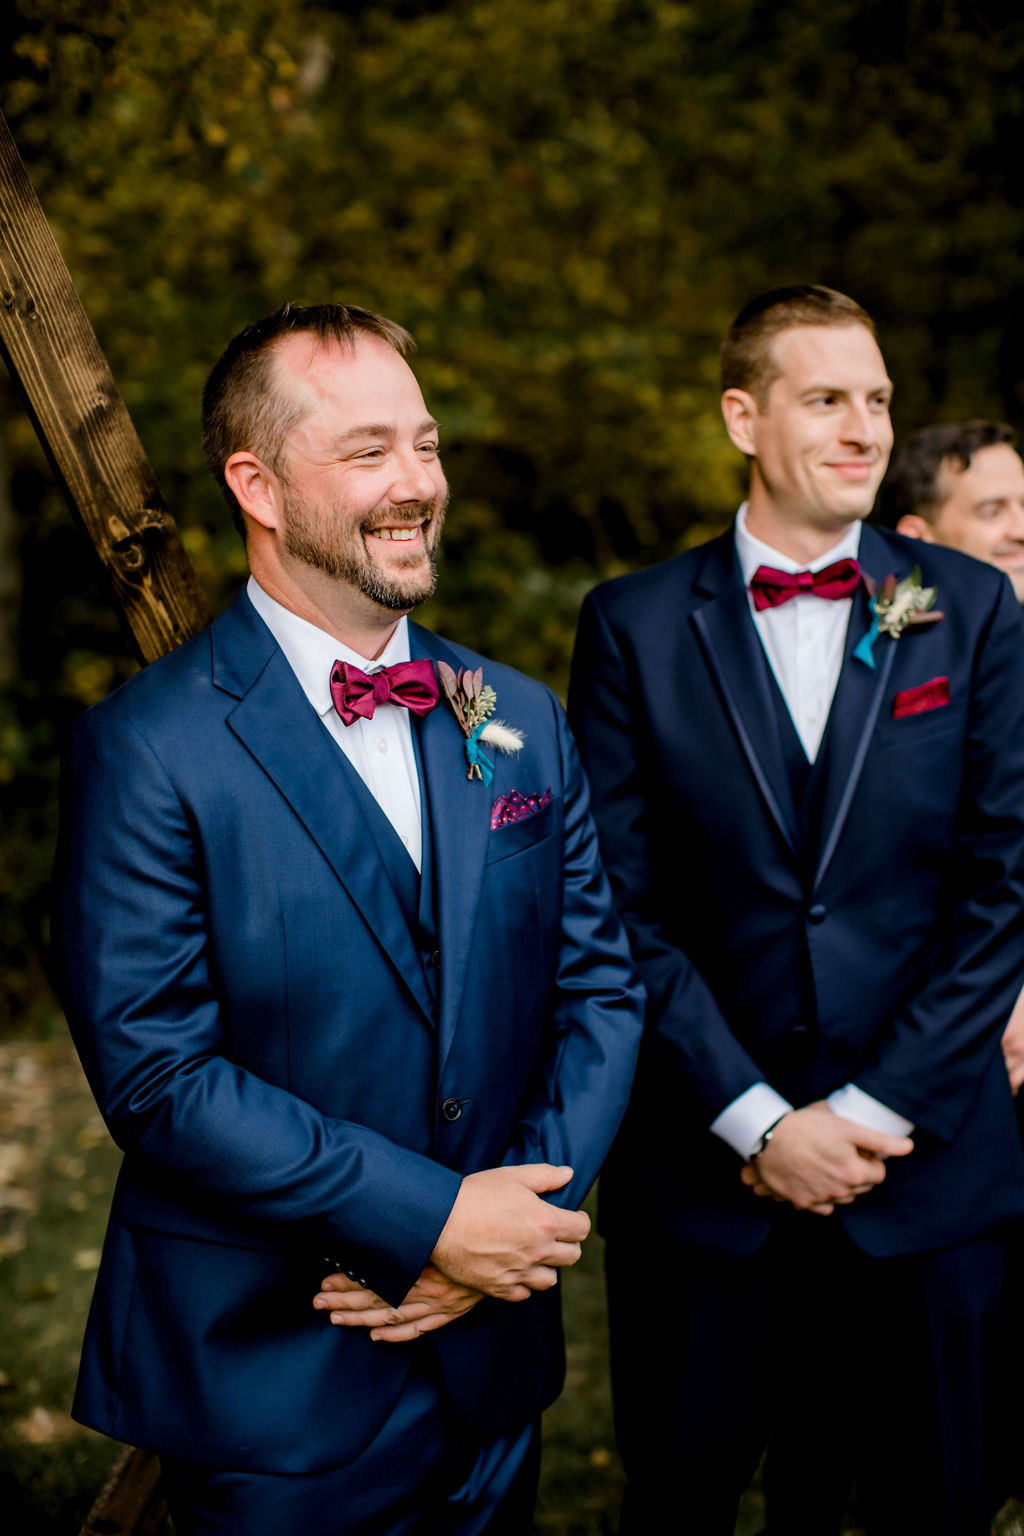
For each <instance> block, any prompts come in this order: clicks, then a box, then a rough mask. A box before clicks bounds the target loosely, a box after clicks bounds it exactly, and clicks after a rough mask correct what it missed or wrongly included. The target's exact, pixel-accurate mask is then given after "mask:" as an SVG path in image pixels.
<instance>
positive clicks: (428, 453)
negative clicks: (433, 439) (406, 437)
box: [417, 443, 438, 459]
mask: <svg viewBox="0 0 1024 1536" xmlns="http://www.w3.org/2000/svg"><path fill="white" fill-rule="evenodd" d="M417 452H419V453H422V454H423V457H424V458H426V459H433V458H436V457H437V453H438V445H437V443H420V444H419V447H418V449H417Z"/></svg>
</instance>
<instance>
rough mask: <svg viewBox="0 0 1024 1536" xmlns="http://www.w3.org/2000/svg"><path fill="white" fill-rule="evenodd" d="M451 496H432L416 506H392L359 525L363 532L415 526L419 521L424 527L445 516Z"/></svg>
mask: <svg viewBox="0 0 1024 1536" xmlns="http://www.w3.org/2000/svg"><path fill="white" fill-rule="evenodd" d="M449 499H450V498H449V496H448V495H447V493H446V494H445V495H444V496H435V497H432V498H431V500H430V501H421V502H419V503H418V504H417V505H416V506H415V507H410V506H398V507H392V508H390V509H389V510H388V511H386V512H381V513H378V514H377V515H376V516H373V517H368V518H366V519H365V520H364V521H363V522H362V523H361V524H360V525H359V526H360V532H361V533H373V532H375V531H376V529H378V528H413V527H415V526H416V524H417V523H422V524H423V525H424V527H426V525H427V524H428V523H431V522H433V521H434V520H435V519H436V518H440V517H443V516H444V514H445V511H446V509H447V506H448V502H449Z"/></svg>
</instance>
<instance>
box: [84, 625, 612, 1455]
mask: <svg viewBox="0 0 1024 1536" xmlns="http://www.w3.org/2000/svg"><path fill="white" fill-rule="evenodd" d="M411 635H412V654H413V656H414V658H416V657H429V658H433V659H436V658H443V659H444V660H446V661H447V662H448V663H449V664H450V665H451V666H452V667H454V668H459V667H465V666H470V667H472V666H475V665H478V664H482V665H483V667H484V677H485V681H487V682H489V683H490V684H491V685H492V686H493V687H494V688H495V689H496V691H497V695H498V712H499V714H500V716H501V717H502V718H503V719H505V720H507V721H508V722H509V723H510V724H513V725H517V726H519V727H521V728H522V729H523V730H524V731H525V734H526V743H525V746H524V747H523V749H522V751H521V752H520V753H519V754H518V755H517V756H515V757H512V756H504V757H503V756H498V758H497V762H496V771H495V778H494V783H493V785H491V786H490V787H489V788H488V787H485V786H484V785H483V784H482V783H481V782H479V781H476V780H474V781H473V782H469V781H467V778H466V764H465V758H464V753H463V742H464V738H463V736H462V732H461V730H460V728H459V726H458V723H457V722H456V720H455V717H454V715H453V714H452V713H451V711H450V709H449V708H448V706H447V704H446V703H445V702H444V701H443V700H442V702H441V704H440V705H439V706H438V707H437V709H435V710H434V712H433V713H432V714H430V715H429V716H427V717H426V718H424V719H423V720H422V721H420V722H419V723H418V724H415V723H414V730H415V731H417V732H418V742H419V752H420V761H421V764H422V779H423V785H422V787H423V790H424V793H425V795H426V796H427V799H428V804H429V812H430V822H431V826H432V831H433V856H434V866H435V874H436V892H437V895H436V911H437V919H438V949H439V954H440V993H439V1001H438V1003H436V1004H435V1001H434V994H433V991H432V988H431V985H430V981H429V973H428V971H427V969H426V965H427V964H428V963H429V962H428V959H427V956H426V955H425V954H424V953H423V952H422V943H423V936H422V935H421V934H419V932H418V931H416V925H415V924H413V925H410V923H409V922H408V921H407V920H406V918H405V917H403V915H402V908H401V906H400V904H399V902H398V900H397V898H396V893H395V889H394V888H393V885H392V883H391V877H390V875H389V871H388V866H387V862H386V860H385V859H384V858H383V857H382V855H381V850H380V847H379V846H378V843H377V841H376V839H375V835H374V828H373V824H372V816H370V817H368V815H367V805H366V798H365V791H363V789H362V786H361V784H360V783H359V781H358V779H357V776H356V775H355V773H354V771H353V770H352V769H351V767H350V766H349V764H348V763H347V760H346V759H345V758H344V755H343V754H342V753H341V752H339V750H338V748H337V745H336V744H335V743H334V742H333V741H332V740H331V739H330V736H329V735H328V733H327V732H326V731H325V730H324V728H323V725H322V724H321V722H320V721H319V720H318V719H317V717H316V714H315V712H314V711H313V710H312V709H311V708H310V706H309V704H308V702H307V700H306V698H305V696H304V695H303V693H302V691H301V688H300V686H299V684H298V682H297V680H296V678H295V676H294V674H293V673H292V671H291V669H290V667H289V665H288V663H287V661H286V660H285V657H284V655H283V653H282V652H281V651H280V650H279V648H278V646H277V644H276V643H275V641H274V640H273V638H272V636H271V634H270V632H269V630H268V629H267V628H266V626H265V625H264V623H263V622H262V620H261V619H260V618H259V617H258V616H257V614H256V613H255V611H254V609H253V608H252V605H251V604H250V603H249V601H248V599H247V598H246V597H245V596H242V597H241V598H239V599H238V601H237V602H236V603H235V604H234V606H233V607H232V608H231V609H229V610H228V612H227V613H225V614H224V615H223V616H222V617H221V618H220V619H218V620H217V621H216V622H215V623H214V624H213V625H212V627H211V628H210V629H209V630H207V631H205V632H204V633H203V634H201V635H200V636H198V637H197V638H196V639H195V640H193V641H191V642H189V643H188V644H187V645H185V646H183V647H182V648H181V649H180V650H178V651H176V652H174V653H173V654H172V655H170V656H169V657H166V658H164V659H163V660H161V661H160V662H157V663H155V664H154V665H153V666H151V667H149V668H147V669H146V670H145V671H143V672H142V673H140V674H139V675H138V676H137V677H135V678H133V679H132V680H131V681H130V682H129V683H128V684H127V685H126V686H124V687H123V688H121V689H120V690H119V691H118V692H117V693H116V694H114V695H113V696H111V697H110V698H109V699H107V700H106V701H105V702H104V703H102V704H100V705H98V706H97V707H96V708H95V709H92V710H90V711H88V712H87V713H86V714H85V715H84V716H83V717H82V718H81V719H80V720H79V721H78V722H77V725H76V731H75V735H74V741H73V748H72V754H71V761H70V772H69V774H68V780H67V788H68V795H69V801H70V804H69V806H68V808H67V813H66V820H65V827H64V835H63V839H62V851H61V858H60V878H59V882H58V883H59V898H60V899H59V925H60V947H61V951H62V964H63V970H64V978H65V993H66V1004H67V1011H68V1016H69V1021H70V1023H71V1027H72V1030H73V1033H74V1035H75V1039H76V1042H77V1044H78V1047H79V1051H80V1054H81V1057H82V1060H83V1063H84V1065H85V1069H86V1072H87V1074H88V1076H89V1079H90V1082H91V1084H92V1086H93V1089H94V1091H95V1094H96V1097H97V1100H98V1102H99V1104H100V1107H101V1109H102V1111H103V1114H104V1116H105V1118H106V1121H107V1124H108V1126H109V1127H110V1130H111V1133H112V1134H113V1136H114V1138H115V1140H116V1141H117V1142H118V1143H119V1145H120V1146H121V1147H122V1148H123V1149H124V1151H125V1158H124V1163H123V1168H122V1173H121V1177H120V1180H119V1183H118V1186H117V1191H116V1194H115V1197H114V1205H113V1211H112V1214H111V1221H110V1228H109V1232H108V1238H107V1244H106V1247H105V1250H104V1257H103V1262H102V1265H101V1269H100V1273H99V1277H98V1282H97V1289H96V1296H95V1300H94V1304H93V1309H92V1313H91V1316H90V1321H89V1325H88V1332H87V1338H86V1343H85V1350H84V1355H83V1366H82V1372H81V1375H80V1380H79V1390H78V1395H77V1398H76V1405H75V1412H76V1414H77V1415H78V1416H79V1417H80V1418H81V1419H82V1420H83V1421H84V1422H85V1423H88V1424H90V1425H93V1426H94V1427H96V1428H98V1429H101V1430H104V1431H105V1432H106V1433H108V1434H110V1435H113V1436H115V1437H117V1438H119V1439H123V1440H127V1441H131V1442H132V1443H134V1444H138V1445H145V1446H150V1447H153V1448H155V1449H157V1450H160V1451H163V1452H166V1453H171V1454H175V1455H178V1456H184V1457H189V1458H192V1459H197V1460H200V1461H203V1462H207V1463H211V1464H214V1465H221V1466H234V1467H240V1468H250V1469H254V1470H259V1471H279V1472H301V1471H305V1470H310V1469H312V1468H317V1467H324V1466H332V1465H340V1464H342V1463H344V1462H345V1461H346V1460H348V1459H349V1458H350V1457H352V1456H354V1455H355V1454H357V1453H358V1452H359V1451H360V1450H361V1449H362V1448H363V1447H364V1446H365V1445H366V1444H368V1442H369V1441H370V1440H371V1439H372V1438H373V1436H374V1435H375V1434H376V1433H377V1430H378V1429H379V1428H380V1426H381V1425H382V1423H383V1422H384V1420H385V1418H386V1417H387V1415H388V1413H389V1412H390V1410H391V1408H392V1406H393V1404H394V1402H395V1400H396V1398H397V1396H398V1393H399V1392H400V1390H401V1387H402V1383H403V1381H404V1379H405V1376H406V1373H407V1372H408V1370H409V1367H410V1362H412V1361H413V1360H415V1359H416V1358H417V1357H418V1356H417V1352H419V1354H420V1356H422V1352H423V1351H424V1350H428V1351H429V1350H431V1349H434V1348H436V1351H437V1355H438V1357H439V1361H440V1369H441V1371H442V1373H443V1375H444V1378H445V1381H446V1383H447V1385H448V1388H449V1391H450V1393H451V1396H452V1398H453V1399H454V1401H455V1403H456V1404H457V1406H458V1407H459V1408H460V1409H461V1411H462V1412H463V1413H464V1414H465V1415H467V1416H468V1417H469V1418H471V1419H472V1420H473V1421H474V1422H475V1423H476V1424H478V1425H481V1426H483V1427H485V1428H493V1429H499V1428H501V1427H503V1426H504V1425H505V1424H506V1423H515V1422H519V1421H522V1420H524V1419H526V1418H527V1417H529V1416H530V1415H531V1414H534V1413H536V1412H537V1411H539V1410H540V1409H541V1408H542V1407H544V1406H546V1404H547V1403H548V1402H550V1401H551V1399H552V1398H553V1397H554V1396H555V1394H556V1393H557V1391H558V1389H559V1386H560V1384H561V1376H562V1369H563V1366H562V1351H561V1335H560V1322H559V1309H558V1298H557V1294H556V1292H549V1293H543V1294H538V1295H535V1296H534V1297H532V1298H531V1299H530V1300H529V1301H527V1302H524V1303H520V1304H508V1303H499V1302H492V1301H485V1302H483V1303H481V1304H480V1305H478V1307H477V1308H476V1309H475V1310H474V1312H473V1313H471V1314H470V1315H469V1316H468V1317H466V1318H464V1319H461V1320H460V1321H459V1322H457V1323H454V1324H452V1325H449V1326H448V1327H447V1328H445V1329H444V1330H442V1332H441V1333H439V1334H438V1335H436V1336H435V1339H434V1341H433V1342H431V1341H419V1342H417V1343H416V1344H413V1345H409V1346H394V1347H392V1346H380V1345H374V1344H372V1343H371V1342H370V1340H369V1337H368V1334H367V1333H366V1332H365V1331H364V1330H347V1329H339V1328H332V1327H331V1326H330V1325H329V1324H328V1323H327V1322H326V1320H325V1318H324V1317H323V1316H321V1315H318V1314H315V1313H314V1312H313V1311H312V1308H311V1301H312V1297H313V1295H314V1294H315V1292H316V1291H317V1290H318V1289H319V1281H320V1278H321V1276H322V1274H323V1273H324V1261H323V1257H322V1256H323V1255H325V1254H331V1255H338V1256H340V1258H341V1260H342V1262H345V1263H346V1264H347V1266H348V1267H349V1268H350V1270H351V1271H352V1272H353V1273H355V1274H357V1275H358V1276H359V1277H360V1278H363V1279H365V1281H366V1282H367V1283H368V1284H369V1285H370V1286H372V1287H373V1288H374V1289H375V1290H377V1291H378V1292H380V1293H381V1294H383V1295H384V1296H385V1297H386V1298H387V1299H388V1300H389V1301H391V1302H393V1303H396V1304H397V1303H398V1302H399V1301H400V1300H401V1299H402V1297H403V1296H404V1295H405V1293H406V1291H407V1290H408V1288H409V1286H410V1285H411V1284H412V1283H413V1281H414V1280H415V1279H416V1277H417V1276H418V1275H419V1273H420V1271H421V1269H422V1268H423V1266H424V1264H425V1263H426V1262H427V1260H428V1258H429V1255H430V1253H431V1251H432V1249H433V1247H434V1244H435V1242H436V1239H437V1237H438V1235H439V1233H440V1231H441V1228H442V1227H443V1226H444V1223H445V1221H446V1219H447V1217H448V1214H449V1211H450V1209H451V1206H452V1203H453V1201H454V1199H455V1196H456V1193H457V1191H458V1188H459V1184H460V1177H461V1175H462V1174H463V1173H466V1172H471V1171H475V1170H477V1169H481V1168H485V1167H491V1166H495V1165H497V1164H501V1163H502V1162H525V1161H530V1162H532V1161H550V1162H552V1163H570V1164H571V1165H572V1166H573V1167H574V1168H575V1170H576V1172H575V1177H574V1179H573V1182H572V1184H571V1186H570V1187H569V1188H568V1189H566V1190H564V1191H561V1192H559V1194H558V1195H557V1196H556V1197H555V1198H556V1199H557V1201H558V1203H560V1204H564V1205H570V1206H575V1205H577V1204H579V1202H580V1201H581V1200H582V1198H583V1195H584V1194H585V1192H586V1190H587V1188H588V1186H589V1185H590V1183H591V1182H592V1180H593V1179H594V1177H595V1175H596V1173H597V1170H598V1167H599V1165H600V1163H601V1161H602V1159H603V1157H604V1154H605V1152H606V1150H607V1147H608V1145H609V1143H610V1141H611V1139H612V1136H613V1134H614V1132H615V1129H616V1127H617V1125H618V1122H619V1120H620V1118H621V1114H622V1111H623V1108H624V1106H625V1103H626V1099H627V1095H628V1091H629V1085H630V1080H631V1076H632V1070H633V1065H634V1059H635V1053H636V1048H637V1044H638V1041H639V1036H640V999H641V993H640V989H639V987H638V984H637V982H636V976H635V972H634V970H633V968H632V965H631V962H630V960H629V954H628V949H627V945H626V940H625V937H624V935H623V933H622V930H621V926H620V924H619V922H618V920H617V917H616V915H615V910H614V907H613V905H612V902H611V898H610V894H609V892H608V887H607V882H606V881H605V879H604V876H603V874H602V872H601V868H600V865H599V862H598V857H597V846H596V837H595V834H594V830H593V825H592V822H591V820H590V817H589V814H588V801H587V791H586V786H585V782H584V780H583V777H582V774H581V771H580V767H579V762H578V758H577V755H576V751H575V747H574V745H573V742H572V738H571V736H570V734H569V732H568V730H567V728H566V725H565V719H564V715H563V714H562V712H561V710H560V708H559V706H558V704H557V702H556V701H555V700H554V698H553V696H552V695H551V694H550V693H549V692H548V691H547V690H546V689H544V688H542V687H541V686H540V685H538V684H536V683H533V682H531V681H529V680H528V679H526V678H524V677H522V676H521V675H519V674H517V673H515V672H512V671H511V670H509V669H508V668H506V667H502V666H499V665H496V664H494V663H489V662H486V661H484V662H481V658H479V657H476V656H474V655H472V654H471V653H470V652H467V651H465V650H463V649H461V648H459V647H456V646H451V645H448V644H446V643H445V642H443V641H441V640H439V639H437V638H436V637H435V636H433V635H430V634H428V633H427V632H426V631H424V630H421V629H419V628H417V627H416V626H412V629H411ZM513 788H515V789H518V790H519V791H520V792H521V793H522V794H524V795H526V794H529V793H531V792H533V791H539V792H541V793H543V792H544V791H545V790H547V789H549V788H550V791H551V799H550V803H548V804H547V805H546V806H545V807H544V808H543V809H542V810H540V811H539V813H538V814H535V815H532V816H529V817H527V818H525V819H523V820H520V821H517V822H513V823H511V824H509V825H506V826H502V827H499V828H498V829H497V830H493V831H492V830H491V806H492V802H493V801H494V800H495V799H496V798H497V797H498V796H499V795H500V794H502V793H506V792H507V791H509V790H510V789H513ZM370 809H371V811H374V810H375V809H376V808H375V807H373V806H372V803H371V804H370ZM431 943H433V940H431ZM449 1099H451V1100H456V1101H458V1104H459V1106H460V1109H461V1113H460V1114H459V1115H458V1117H457V1118H454V1119H449V1118H446V1116H445V1114H444V1113H443V1112H442V1108H441V1106H442V1105H443V1104H444V1103H445V1101H446V1100H449ZM450 1111H451V1106H449V1112H450Z"/></svg>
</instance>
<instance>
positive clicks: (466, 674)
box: [437, 661, 523, 784]
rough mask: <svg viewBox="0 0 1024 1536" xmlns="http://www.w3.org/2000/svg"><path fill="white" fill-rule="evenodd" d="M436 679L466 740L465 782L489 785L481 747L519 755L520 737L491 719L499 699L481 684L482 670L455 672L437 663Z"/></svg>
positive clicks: (491, 775)
mask: <svg viewBox="0 0 1024 1536" xmlns="http://www.w3.org/2000/svg"><path fill="white" fill-rule="evenodd" d="M437 675H438V677H439V678H440V679H441V687H442V689H443V691H444V696H445V698H446V699H447V700H448V702H449V704H450V705H451V707H452V709H453V711H454V713H455V718H456V720H457V721H458V722H459V725H460V727H461V728H462V732H463V735H464V736H465V738H466V762H467V764H468V765H469V767H468V771H467V773H466V778H467V779H479V780H480V782H481V783H482V784H490V782H491V780H492V779H493V778H494V763H493V762H492V761H491V759H490V758H489V757H488V756H487V753H486V752H485V751H484V750H483V747H482V745H481V743H482V742H486V743H487V745H488V746H491V747H497V749H498V751H499V752H508V753H513V752H520V751H522V746H523V733H522V731H520V730H517V729H516V728H515V726H512V725H506V724H505V723H504V721H502V720H492V719H491V716H492V715H493V714H494V710H495V707H496V705H497V702H498V695H497V694H496V693H495V691H494V689H493V688H491V687H489V686H488V685H487V684H486V683H485V682H484V673H483V668H482V667H477V668H476V670H475V671H472V670H471V669H470V668H469V667H467V668H466V669H465V670H464V671H463V670H460V671H459V672H456V671H455V670H454V668H453V667H450V666H449V665H448V663H447V662H445V661H439V662H438V663H437Z"/></svg>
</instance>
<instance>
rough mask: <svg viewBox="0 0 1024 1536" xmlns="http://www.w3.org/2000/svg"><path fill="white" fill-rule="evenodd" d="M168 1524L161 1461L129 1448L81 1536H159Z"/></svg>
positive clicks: (116, 1464)
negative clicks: (161, 1485)
mask: <svg viewBox="0 0 1024 1536" xmlns="http://www.w3.org/2000/svg"><path fill="white" fill-rule="evenodd" d="M166 1522H167V1505H166V1503H165V1502H164V1496H163V1494H162V1492H161V1490H160V1463H159V1461H158V1460H157V1458H156V1457H155V1456H154V1455H153V1454H152V1452H151V1451H136V1450H133V1449H132V1447H131V1446H130V1445H126V1446H125V1448H124V1450H123V1451H122V1452H121V1454H120V1456H119V1457H118V1458H117V1460H116V1461H115V1462H114V1465H113V1467H112V1468H111V1472H110V1476H109V1477H108V1478H107V1481H106V1483H105V1484H104V1485H103V1488H102V1490H101V1492H100V1495H99V1497H98V1499H97V1500H96V1502H95V1504H94V1505H93V1507H92V1509H91V1510H90V1511H89V1514H88V1516H87V1517H86V1522H85V1524H84V1525H83V1526H82V1529H81V1531H80V1532H79V1536H158V1533H159V1532H160V1531H162V1530H163V1528H164V1526H165V1524H166Z"/></svg>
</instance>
